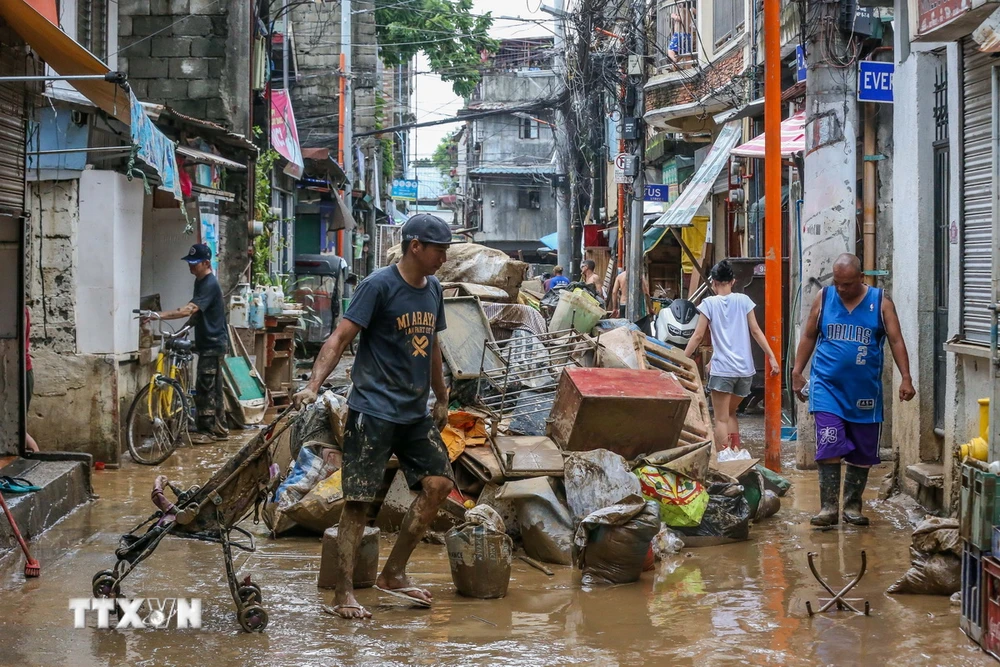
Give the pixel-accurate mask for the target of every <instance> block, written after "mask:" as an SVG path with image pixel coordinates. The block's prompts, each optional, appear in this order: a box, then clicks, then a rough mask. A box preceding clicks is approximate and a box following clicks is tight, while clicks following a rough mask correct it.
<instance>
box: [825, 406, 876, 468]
mask: <svg viewBox="0 0 1000 667" xmlns="http://www.w3.org/2000/svg"><path fill="white" fill-rule="evenodd" d="M813 417H815V419H816V460H817V461H822V460H824V459H837V458H843V459H844V461H846V462H847V463H853V464H854V465H858V466H873V465H878V464H879V463H881V462H882V459H880V458H879V457H878V441H879V437H880V436H881V435H882V424H881V423H876V424H859V423H857V422H849V421H847V420H845V419H841V418H840V417H838V416H837V415H835V414H832V413H829V412H814V413H813Z"/></svg>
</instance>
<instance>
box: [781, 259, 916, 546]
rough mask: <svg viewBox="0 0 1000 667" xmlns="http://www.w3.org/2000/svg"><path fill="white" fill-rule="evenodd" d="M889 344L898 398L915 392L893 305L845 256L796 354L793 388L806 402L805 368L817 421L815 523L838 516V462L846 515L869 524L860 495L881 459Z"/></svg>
mask: <svg viewBox="0 0 1000 667" xmlns="http://www.w3.org/2000/svg"><path fill="white" fill-rule="evenodd" d="M887 339H888V341H889V349H890V350H891V351H892V358H893V361H895V362H896V368H898V369H899V374H900V380H901V381H900V384H899V400H901V401H909V400H911V399H912V398H913V397H914V396H915V395H916V393H917V392H916V390H914V388H913V379H912V378H911V377H910V357H909V354H908V353H907V351H906V342H905V341H904V340H903V333H902V330H901V329H900V326H899V317H898V315H897V314H896V306H895V304H893V303H892V301H890V300H889V297H888V296H887V295H886V294H885V293H884V292H883V291H882V290H881V289H879V288H878V287H870V286H868V285H866V284H865V283H864V274H863V272H862V270H861V260H859V259H858V257H857V255H852V254H850V253H845V254H843V255H841V256H840V257H838V258H837V260H836V261H835V262H834V263H833V285H832V286H828V287H824V288H823V289H822V291H821V292H820V294H819V297H818V298H817V299H816V301H814V302H813V305H812V310H810V311H809V318H808V319H807V320H806V326H805V328H804V329H803V331H802V339H801V340H800V341H799V348H798V350H796V353H795V366H794V368H793V369H792V389H793V390H794V391H795V394H796V396H798V398H799V400H801V401H805V400H807V399H806V396H805V391H806V379H805V377H804V376H803V373H804V372H805V367H806V364H807V363H808V362H809V359H810V357H811V358H812V368H811V369H810V371H809V389H808V393H809V396H808V401H809V412H811V413H812V414H813V416H814V417H815V419H816V464H817V467H818V469H819V493H820V503H821V509H820V512H819V514H817V515H816V516H814V517H813V518H812V519H810V521H809V522H810V523H811V524H812V525H814V526H833V525H836V524H837V523H839V521H840V517H839V516H838V514H839V513H840V473H841V468H840V463H841V461H843V462H844V463H845V464H846V467H845V470H844V512H843V518H844V521H846V522H847V523H850V524H853V525H855V526H867V525H868V523H869V522H868V517H866V516H864V515H862V514H861V507H862V504H861V496H862V494H863V493H864V491H865V486H866V485H867V484H868V471H869V469H871V467H872V466H873V465H878V464H879V463H881V462H882V460H881V459H880V458H879V453H878V443H879V437H880V436H881V434H882V363H883V351H882V348H883V346H884V344H885V341H886V340H887Z"/></svg>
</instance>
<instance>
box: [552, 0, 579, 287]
mask: <svg viewBox="0 0 1000 667" xmlns="http://www.w3.org/2000/svg"><path fill="white" fill-rule="evenodd" d="M549 13H551V14H553V15H554V16H555V17H556V26H555V28H556V29H555V39H554V40H553V41H552V47H553V48H552V50H553V52H554V56H553V66H554V67H553V69H555V75H556V79H557V80H558V82H559V86H558V92H557V97H558V96H562V95H563V94H565V92H566V90H567V88H568V86H567V85H566V3H565V0H555V6H554V8H553V11H551V12H549ZM563 104H564V102H559V104H557V105H556V108H555V135H556V183H555V186H556V234H557V236H556V238H557V242H556V245H557V246H558V247H557V248H556V250H557V260H556V261H558V262H559V265H560V266H562V267H563V270H565V271H566V273H567V274H568V275H570V276H576V275H577V272H578V271H579V270H580V269H579V267H574V266H573V265H572V263H573V227H572V225H571V223H570V202H569V196H568V188H567V185H568V181H569V176H568V175H567V173H566V165H567V163H568V161H569V155H570V150H569V127H567V118H566V113H565V111H564V109H563Z"/></svg>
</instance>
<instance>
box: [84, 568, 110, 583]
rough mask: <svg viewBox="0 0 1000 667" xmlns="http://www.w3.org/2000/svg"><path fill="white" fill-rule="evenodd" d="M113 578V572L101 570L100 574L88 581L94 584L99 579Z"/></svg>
mask: <svg viewBox="0 0 1000 667" xmlns="http://www.w3.org/2000/svg"><path fill="white" fill-rule="evenodd" d="M113 576H115V571H114V570H101V571H100V572H98V573H97V574H95V575H94V578H93V579H91V580H90V583H91V584H96V583H97V580H98V579H100V578H101V577H113Z"/></svg>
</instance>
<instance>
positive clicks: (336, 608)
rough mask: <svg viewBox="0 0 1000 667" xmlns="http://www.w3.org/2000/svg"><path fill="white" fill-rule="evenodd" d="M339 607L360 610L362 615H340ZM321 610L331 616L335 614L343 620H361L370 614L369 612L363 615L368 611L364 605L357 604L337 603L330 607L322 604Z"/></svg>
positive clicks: (367, 617) (369, 616)
mask: <svg viewBox="0 0 1000 667" xmlns="http://www.w3.org/2000/svg"><path fill="white" fill-rule="evenodd" d="M341 609H357V610H359V611H360V612H362V615H361V616H354V617H350V616H342V615H341V614H340V610H341ZM323 611H325V612H326V613H328V614H330V615H331V616H336V617H338V618H342V619H344V620H345V621H363V620H366V619H369V618H371V614H369V615H368V616H365V615H364V614H367V613H368V610H367V609H365V608H364V607H362V606H361V605H359V604H338V605H334V606H332V607H330V606H327V605H323Z"/></svg>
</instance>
